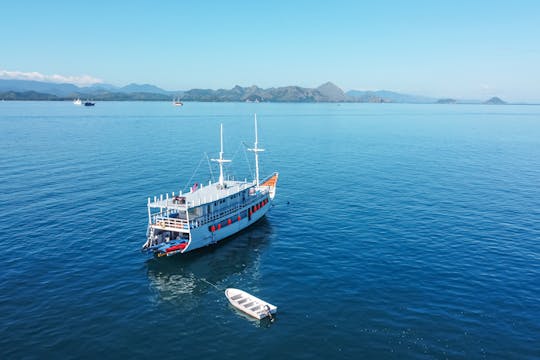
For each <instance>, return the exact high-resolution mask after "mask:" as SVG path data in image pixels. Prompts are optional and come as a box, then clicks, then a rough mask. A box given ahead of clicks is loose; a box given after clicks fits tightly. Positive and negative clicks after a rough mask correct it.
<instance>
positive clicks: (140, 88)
mask: <svg viewBox="0 0 540 360" xmlns="http://www.w3.org/2000/svg"><path fill="white" fill-rule="evenodd" d="M116 91H117V92H122V93H152V94H166V95H171V93H177V92H171V91H167V90H163V89H162V88H159V87H157V86H154V85H150V84H142V85H139V84H129V85H126V86H124V87H121V88H117V89H116Z"/></svg>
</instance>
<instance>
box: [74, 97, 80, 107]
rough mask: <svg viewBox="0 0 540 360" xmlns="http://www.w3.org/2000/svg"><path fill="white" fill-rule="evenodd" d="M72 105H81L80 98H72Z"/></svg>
mask: <svg viewBox="0 0 540 360" xmlns="http://www.w3.org/2000/svg"><path fill="white" fill-rule="evenodd" d="M73 105H82V101H81V99H79V98H77V99H75V100H73Z"/></svg>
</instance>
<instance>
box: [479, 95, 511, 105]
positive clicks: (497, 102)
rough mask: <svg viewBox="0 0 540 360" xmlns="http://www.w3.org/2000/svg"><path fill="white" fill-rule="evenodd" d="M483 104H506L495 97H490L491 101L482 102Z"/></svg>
mask: <svg viewBox="0 0 540 360" xmlns="http://www.w3.org/2000/svg"><path fill="white" fill-rule="evenodd" d="M484 104H486V105H506V104H507V102H506V101H503V100H501V99H500V98H498V97H496V96H495V97H492V98H491V99H489V100H488V101H484Z"/></svg>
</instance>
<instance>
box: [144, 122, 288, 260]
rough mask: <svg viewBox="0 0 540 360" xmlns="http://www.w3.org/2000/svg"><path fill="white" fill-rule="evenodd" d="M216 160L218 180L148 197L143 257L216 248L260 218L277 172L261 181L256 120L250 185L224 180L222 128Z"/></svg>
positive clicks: (271, 196) (273, 192)
mask: <svg viewBox="0 0 540 360" xmlns="http://www.w3.org/2000/svg"><path fill="white" fill-rule="evenodd" d="M220 140H221V148H220V149H221V151H220V152H219V158H218V159H212V161H215V162H217V163H218V164H219V181H218V182H217V183H212V182H211V181H210V182H208V185H203V184H198V183H195V185H193V187H192V188H191V190H190V191H189V192H188V193H182V192H181V191H180V192H179V193H178V194H175V193H174V192H173V193H171V194H169V193H167V194H165V195H160V196H159V197H158V196H154V198H153V200H151V199H150V198H148V203H147V208H148V229H147V232H146V242H145V243H144V245H143V247H142V251H143V252H147V253H151V254H153V255H155V256H158V257H159V256H171V255H175V254H181V253H186V252H189V251H192V250H195V249H199V248H202V247H204V246H208V245H211V244H215V243H217V242H218V241H221V240H223V239H225V238H228V237H230V236H232V235H234V234H236V233H238V232H239V231H241V230H243V229H245V228H247V227H248V226H250V225H252V224H254V223H255V222H257V220H259V219H261V218H262V217H263V216H264V215H265V214H266V213H267V212H268V210H269V209H270V205H271V204H272V201H273V200H274V197H275V195H276V185H277V180H278V173H277V172H275V173H273V174H272V175H270V176H268V177H267V178H265V179H264V180H262V181H260V180H259V153H260V152H262V151H264V149H261V148H259V145H258V134H257V117H256V116H255V146H254V147H253V148H252V149H248V150H249V151H252V152H253V153H254V154H255V179H254V180H253V181H247V180H245V181H236V180H225V178H224V175H223V164H224V163H228V162H230V161H231V160H226V159H224V158H223V125H221V130H220Z"/></svg>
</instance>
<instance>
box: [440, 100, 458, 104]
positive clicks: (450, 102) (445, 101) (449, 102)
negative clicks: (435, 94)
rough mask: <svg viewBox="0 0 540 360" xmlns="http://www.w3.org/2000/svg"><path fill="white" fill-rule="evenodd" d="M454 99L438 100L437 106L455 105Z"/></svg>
mask: <svg viewBox="0 0 540 360" xmlns="http://www.w3.org/2000/svg"><path fill="white" fill-rule="evenodd" d="M456 103H457V100H456V99H439V100H437V104H456Z"/></svg>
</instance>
